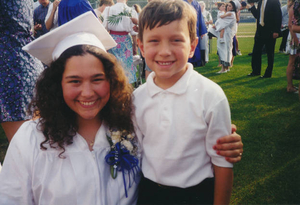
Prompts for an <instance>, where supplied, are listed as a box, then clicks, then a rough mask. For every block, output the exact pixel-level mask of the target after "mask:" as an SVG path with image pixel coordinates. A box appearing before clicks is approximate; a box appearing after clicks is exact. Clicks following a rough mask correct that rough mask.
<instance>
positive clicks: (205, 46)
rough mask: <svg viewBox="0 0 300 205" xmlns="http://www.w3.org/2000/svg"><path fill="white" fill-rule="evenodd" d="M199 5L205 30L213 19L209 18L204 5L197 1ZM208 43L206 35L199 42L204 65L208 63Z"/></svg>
mask: <svg viewBox="0 0 300 205" xmlns="http://www.w3.org/2000/svg"><path fill="white" fill-rule="evenodd" d="M199 4H200V6H201V12H202V15H203V18H204V21H205V25H206V28H207V29H208V28H209V27H211V25H212V24H213V18H212V16H211V14H210V12H209V11H207V10H206V9H205V7H206V5H205V3H204V1H199ZM208 41H209V39H208V35H207V34H205V35H204V36H203V37H202V39H201V41H200V43H201V50H204V52H205V63H208V61H209V45H208Z"/></svg>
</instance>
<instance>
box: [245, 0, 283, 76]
mask: <svg viewBox="0 0 300 205" xmlns="http://www.w3.org/2000/svg"><path fill="white" fill-rule="evenodd" d="M250 6H251V8H250V11H251V13H252V15H253V16H254V18H256V19H257V23H256V33H255V37H254V46H253V53H252V61H251V66H252V72H251V73H250V74H248V76H259V75H260V74H261V55H262V48H263V46H264V45H265V46H266V50H267V55H268V67H267V69H266V71H265V74H264V75H263V76H261V77H262V78H271V76H272V71H273V64H274V49H275V43H276V38H278V36H279V34H280V32H281V31H280V29H281V17H282V15H281V7H280V2H279V0H259V1H258V6H257V8H256V7H255V5H254V3H250Z"/></svg>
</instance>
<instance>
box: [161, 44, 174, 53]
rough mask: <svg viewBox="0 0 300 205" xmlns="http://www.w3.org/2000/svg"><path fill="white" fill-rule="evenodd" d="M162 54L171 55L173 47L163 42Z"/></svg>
mask: <svg viewBox="0 0 300 205" xmlns="http://www.w3.org/2000/svg"><path fill="white" fill-rule="evenodd" d="M159 51H160V55H170V54H171V47H170V44H169V43H162V45H161V47H160V49H159Z"/></svg>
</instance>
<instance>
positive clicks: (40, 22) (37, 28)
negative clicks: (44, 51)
mask: <svg viewBox="0 0 300 205" xmlns="http://www.w3.org/2000/svg"><path fill="white" fill-rule="evenodd" d="M39 3H40V5H39V6H38V7H37V8H36V9H34V13H33V23H34V37H35V38H38V37H40V36H42V35H44V34H45V33H47V32H48V30H47V28H46V25H45V18H46V15H47V13H48V8H49V5H50V1H49V0H39Z"/></svg>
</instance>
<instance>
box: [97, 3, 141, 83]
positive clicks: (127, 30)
mask: <svg viewBox="0 0 300 205" xmlns="http://www.w3.org/2000/svg"><path fill="white" fill-rule="evenodd" d="M122 12H123V13H125V12H128V13H130V14H131V17H130V16H122V17H121V20H120V21H119V22H118V23H115V24H114V23H110V22H108V21H107V20H108V18H109V17H110V16H113V15H115V16H120V13H122ZM103 18H104V21H103V25H104V26H105V27H106V28H107V30H109V31H110V35H111V36H112V37H113V39H114V40H115V41H116V42H117V44H118V45H117V46H116V47H114V48H112V49H110V50H109V51H108V52H109V53H111V54H113V55H114V56H116V58H117V59H118V60H119V61H120V62H121V64H122V66H123V68H124V70H125V74H126V76H127V78H128V80H129V83H134V82H136V70H135V69H134V66H133V49H132V38H131V35H136V33H135V32H134V30H133V27H134V24H133V22H132V20H131V19H132V18H134V19H137V18H138V15H137V13H136V11H135V10H134V9H132V8H130V7H129V6H127V5H126V0H117V3H116V4H115V5H113V6H111V7H106V8H105V10H104V12H103ZM130 34H131V35H130Z"/></svg>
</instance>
